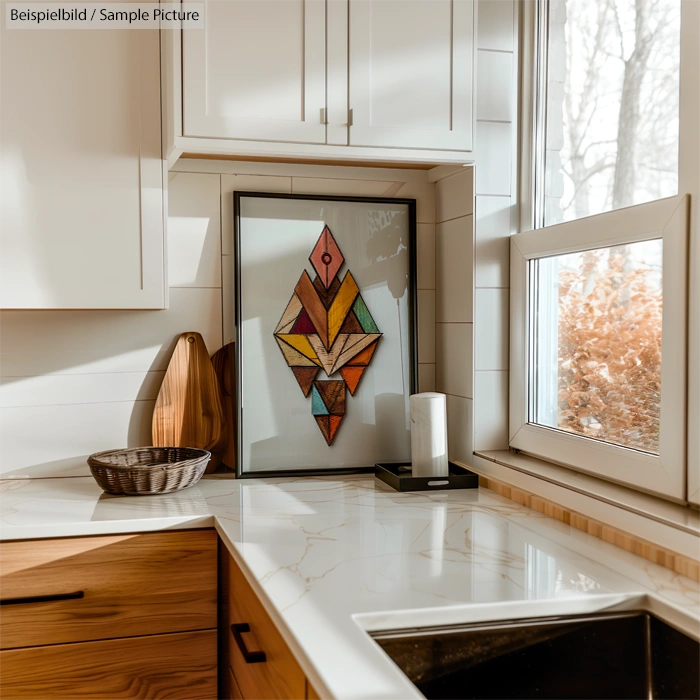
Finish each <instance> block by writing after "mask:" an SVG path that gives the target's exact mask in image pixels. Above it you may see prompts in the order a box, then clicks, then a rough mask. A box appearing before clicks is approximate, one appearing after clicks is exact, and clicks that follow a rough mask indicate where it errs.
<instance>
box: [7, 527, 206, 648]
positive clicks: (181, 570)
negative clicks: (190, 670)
mask: <svg viewBox="0 0 700 700" xmlns="http://www.w3.org/2000/svg"><path fill="white" fill-rule="evenodd" d="M216 542H217V537H216V533H215V531H214V530H190V531H178V532H162V533H153V534H137V535H118V536H108V537H81V538H66V539H53V540H32V541H23V542H4V543H3V544H2V546H1V547H0V591H1V597H2V603H3V605H2V614H0V648H2V649H10V648H16V647H27V646H42V645H46V644H62V643H66V642H85V641H90V640H93V639H112V638H115V637H130V636H136V635H146V634H163V633H166V632H184V631H188V630H197V629H200V630H201V629H206V628H215V627H216V596H217V581H216V567H217V563H216V559H217V555H216V548H217V544H216ZM33 599H34V600H33Z"/></svg>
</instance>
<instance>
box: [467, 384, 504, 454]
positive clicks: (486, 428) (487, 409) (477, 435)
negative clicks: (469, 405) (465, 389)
mask: <svg viewBox="0 0 700 700" xmlns="http://www.w3.org/2000/svg"><path fill="white" fill-rule="evenodd" d="M474 405H475V406H476V407H477V409H476V411H475V412H474V449H475V450H506V449H508V372H478V371H477V372H475V373H474Z"/></svg>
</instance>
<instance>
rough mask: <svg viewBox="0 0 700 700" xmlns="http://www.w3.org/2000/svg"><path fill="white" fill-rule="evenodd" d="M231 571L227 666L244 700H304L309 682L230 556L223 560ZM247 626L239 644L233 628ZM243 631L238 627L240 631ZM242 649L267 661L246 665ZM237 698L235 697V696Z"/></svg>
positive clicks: (229, 572)
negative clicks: (260, 654) (254, 652)
mask: <svg viewBox="0 0 700 700" xmlns="http://www.w3.org/2000/svg"><path fill="white" fill-rule="evenodd" d="M222 559H223V561H224V562H225V566H227V567H228V571H227V572H226V574H225V576H224V580H227V581H228V585H227V589H228V617H229V619H228V629H227V646H228V662H229V664H230V666H231V668H232V669H233V675H234V677H235V681H236V683H237V686H238V689H239V691H240V695H241V697H242V698H243V700H301V699H302V698H305V697H306V678H305V676H304V673H303V671H302V670H301V667H300V666H299V664H298V663H297V661H296V659H295V658H294V656H293V655H292V652H291V651H290V649H289V647H288V646H287V644H286V642H285V641H284V639H283V638H282V635H281V634H280V633H279V631H278V630H277V627H276V626H275V623H274V622H273V621H272V619H271V618H270V616H269V615H268V614H267V612H266V611H265V609H264V608H263V605H262V603H261V602H260V600H259V599H258V597H257V595H256V593H255V591H253V589H252V588H251V586H250V584H249V583H248V581H247V580H246V578H245V576H244V575H243V572H242V571H241V570H240V568H239V567H238V565H237V564H236V563H235V562H234V561H233V559H232V558H231V556H230V555H227V556H226V557H223V558H222ZM245 624H247V625H248V628H249V630H250V631H242V632H240V639H241V642H240V644H239V643H238V642H237V641H236V639H235V637H234V633H233V631H232V625H245ZM240 629H241V628H240V627H239V630H240ZM242 646H245V647H247V649H248V650H250V651H262V652H264V653H265V660H264V661H257V662H251V661H246V659H245V657H244V653H243V651H242V648H241V647H242ZM234 697H235V695H234Z"/></svg>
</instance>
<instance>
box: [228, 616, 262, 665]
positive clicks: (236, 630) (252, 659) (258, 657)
mask: <svg viewBox="0 0 700 700" xmlns="http://www.w3.org/2000/svg"><path fill="white" fill-rule="evenodd" d="M231 632H232V633H233V638H234V639H235V640H236V644H237V645H238V648H239V649H240V650H241V654H243V658H244V659H245V662H246V663H247V664H259V663H261V662H263V661H267V655H266V654H265V652H264V651H251V650H250V649H248V647H247V646H246V643H245V639H243V635H244V634H245V633H246V632H250V625H249V624H248V623H247V622H237V623H236V624H234V625H231Z"/></svg>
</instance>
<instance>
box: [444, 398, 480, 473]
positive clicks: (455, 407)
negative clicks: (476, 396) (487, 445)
mask: <svg viewBox="0 0 700 700" xmlns="http://www.w3.org/2000/svg"><path fill="white" fill-rule="evenodd" d="M473 405H474V404H473V402H472V400H471V399H464V398H462V397H461V396H448V397H447V454H448V455H449V458H450V459H451V460H452V461H453V462H462V463H463V464H471V461H472V454H473V452H474V434H473V430H474V427H473V426H474V417H473Z"/></svg>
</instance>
